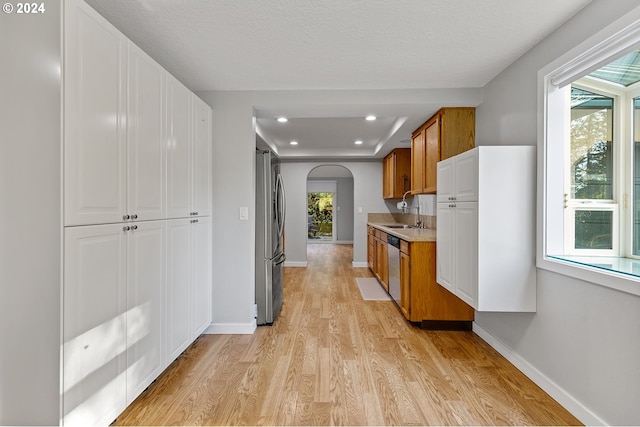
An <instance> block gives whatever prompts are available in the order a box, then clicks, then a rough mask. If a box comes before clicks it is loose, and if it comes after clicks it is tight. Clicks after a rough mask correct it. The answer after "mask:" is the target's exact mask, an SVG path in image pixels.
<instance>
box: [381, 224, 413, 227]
mask: <svg viewBox="0 0 640 427" xmlns="http://www.w3.org/2000/svg"><path fill="white" fill-rule="evenodd" d="M383 227H387V228H416V226H415V225H407V224H386V225H384V226H383Z"/></svg>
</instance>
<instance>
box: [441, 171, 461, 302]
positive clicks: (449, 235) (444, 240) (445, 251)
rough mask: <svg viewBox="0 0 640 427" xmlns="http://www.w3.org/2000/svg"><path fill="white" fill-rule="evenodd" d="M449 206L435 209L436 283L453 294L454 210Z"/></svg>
mask: <svg viewBox="0 0 640 427" xmlns="http://www.w3.org/2000/svg"><path fill="white" fill-rule="evenodd" d="M439 182H442V181H439ZM438 185H439V184H438ZM451 206H452V203H451V202H450V203H438V208H437V209H438V210H437V215H438V216H437V218H438V227H437V228H436V282H438V283H439V284H440V285H442V286H443V287H445V288H447V289H448V290H449V291H451V292H455V291H454V283H455V277H454V267H455V265H456V259H455V258H454V256H455V251H454V249H455V208H453V207H451Z"/></svg>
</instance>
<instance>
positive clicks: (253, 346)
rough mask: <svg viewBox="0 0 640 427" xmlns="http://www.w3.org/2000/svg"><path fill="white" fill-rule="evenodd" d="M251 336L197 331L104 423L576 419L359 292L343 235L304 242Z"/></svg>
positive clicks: (451, 338) (500, 368)
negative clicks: (336, 240)
mask: <svg viewBox="0 0 640 427" xmlns="http://www.w3.org/2000/svg"><path fill="white" fill-rule="evenodd" d="M308 258H309V267H307V268H287V269H285V287H284V291H285V305H284V307H283V310H282V312H281V313H280V316H279V317H278V319H277V320H276V322H275V323H274V325H273V326H262V327H259V328H258V330H257V331H256V333H255V334H254V335H203V336H202V337H200V338H199V339H198V340H197V341H196V342H195V343H194V344H193V345H192V346H191V347H190V348H189V349H187V350H186V351H185V352H184V353H183V355H182V356H181V357H180V358H178V359H177V360H176V361H175V362H174V363H173V364H172V365H171V366H170V367H169V368H168V369H167V370H166V371H165V372H164V373H163V374H162V375H161V376H160V377H159V378H158V380H157V381H156V382H155V383H154V384H152V385H151V386H150V387H149V389H148V390H147V391H145V392H144V393H143V394H142V395H141V396H140V397H139V398H138V399H136V401H134V402H133V403H132V404H131V405H130V406H129V408H128V409H127V410H126V411H125V412H124V413H123V414H122V415H121V416H120V417H119V418H118V419H117V420H116V422H115V423H114V425H123V426H124V425H579V424H580V423H579V421H578V420H577V419H576V418H574V417H573V416H572V415H571V414H569V413H568V412H567V411H566V410H564V409H563V408H562V407H561V406H560V405H559V404H558V403H556V402H555V401H554V400H553V399H551V398H550V397H549V396H548V395H547V394H546V393H544V392H543V391H542V390H541V389H540V388H539V387H537V386H536V385H535V384H534V383H532V382H531V381H530V380H529V379H527V378H526V377H525V376H524V375H523V374H522V373H520V372H519V371H518V370H517V369H516V368H514V367H513V366H512V365H511V364H510V363H509V362H508V361H506V360H505V359H504V358H503V357H502V356H500V355H499V354H498V353H497V352H496V351H494V350H493V349H492V348H491V347H490V346H489V345H487V344H486V343H485V342H484V341H482V340H481V339H480V338H479V337H477V336H476V335H475V334H473V333H472V332H442V331H424V330H421V329H419V328H417V327H415V326H413V325H412V324H410V323H408V322H407V321H405V320H404V318H403V317H402V315H401V314H400V312H399V310H398V309H397V307H396V306H395V304H394V303H393V302H391V301H363V300H362V298H361V296H360V292H359V290H358V287H357V285H356V283H355V279H354V278H355V277H365V276H366V277H371V273H370V272H369V270H368V269H365V268H352V267H351V260H352V247H351V246H350V245H331V244H311V245H309V248H308Z"/></svg>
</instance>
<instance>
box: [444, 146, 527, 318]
mask: <svg viewBox="0 0 640 427" xmlns="http://www.w3.org/2000/svg"><path fill="white" fill-rule="evenodd" d="M437 174H438V178H437V179H438V192H437V194H438V195H437V223H438V226H437V232H436V234H437V236H436V237H437V262H436V281H437V282H438V283H439V284H440V285H441V286H443V287H445V288H446V289H448V290H449V291H450V292H452V293H454V294H455V295H457V296H458V297H459V298H460V299H462V300H463V301H465V302H466V303H467V304H469V305H471V306H472V307H474V308H475V309H476V310H478V311H513V312H533V311H535V310H536V277H535V274H536V273H535V212H536V210H535V147H528V146H480V147H476V148H474V149H472V150H469V151H466V152H464V153H461V154H459V155H457V156H454V157H451V158H449V159H446V160H443V161H441V162H438V169H437Z"/></svg>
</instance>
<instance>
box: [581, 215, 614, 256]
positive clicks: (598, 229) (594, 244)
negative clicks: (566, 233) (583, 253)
mask: <svg viewBox="0 0 640 427" xmlns="http://www.w3.org/2000/svg"><path fill="white" fill-rule="evenodd" d="M612 227H613V212H612V211H601V210H576V213H575V243H574V244H575V246H574V247H575V248H576V249H613V236H612V233H611V232H612Z"/></svg>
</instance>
